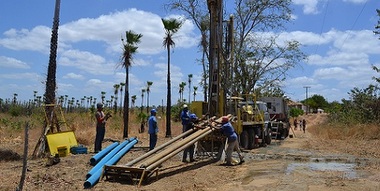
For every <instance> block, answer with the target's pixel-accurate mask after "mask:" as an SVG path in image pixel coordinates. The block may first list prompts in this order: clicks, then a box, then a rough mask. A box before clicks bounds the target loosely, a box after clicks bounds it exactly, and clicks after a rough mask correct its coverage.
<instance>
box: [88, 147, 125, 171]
mask: <svg viewBox="0 0 380 191" xmlns="http://www.w3.org/2000/svg"><path fill="white" fill-rule="evenodd" d="M118 145H119V142H114V143H112V144H110V145H109V146H108V147H106V148H105V149H103V150H102V151H100V152H99V153H97V154H96V155H94V156H92V157H91V159H90V164H91V165H92V166H95V165H96V164H97V163H98V162H99V161H100V160H101V159H102V158H103V157H104V156H106V155H107V154H108V153H109V152H110V151H111V150H112V149H114V148H115V147H117V146H118Z"/></svg>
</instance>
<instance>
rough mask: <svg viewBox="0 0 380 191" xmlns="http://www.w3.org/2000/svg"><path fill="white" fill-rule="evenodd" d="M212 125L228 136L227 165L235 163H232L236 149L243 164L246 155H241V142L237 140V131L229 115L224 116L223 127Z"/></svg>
mask: <svg viewBox="0 0 380 191" xmlns="http://www.w3.org/2000/svg"><path fill="white" fill-rule="evenodd" d="M211 126H212V127H214V128H216V129H220V130H221V131H222V133H223V135H225V136H226V137H227V144H228V146H227V151H226V165H227V166H233V165H235V164H233V163H232V152H233V151H234V150H236V151H237V153H238V155H239V158H240V162H239V164H242V163H243V162H244V157H243V156H242V155H241V151H240V147H239V142H238V140H237V134H236V133H235V130H234V128H233V126H232V125H231V123H230V121H229V119H228V117H227V116H223V117H222V126H221V127H219V126H216V125H211Z"/></svg>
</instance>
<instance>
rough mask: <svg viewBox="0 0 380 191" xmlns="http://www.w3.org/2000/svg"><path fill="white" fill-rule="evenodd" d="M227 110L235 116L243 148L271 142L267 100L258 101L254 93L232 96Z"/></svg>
mask: <svg viewBox="0 0 380 191" xmlns="http://www.w3.org/2000/svg"><path fill="white" fill-rule="evenodd" d="M227 111H228V113H230V114H232V115H234V116H235V120H234V124H233V125H234V128H235V132H236V133H237V134H238V135H239V140H240V141H239V142H240V146H241V147H242V148H244V149H253V148H257V147H260V146H266V145H268V144H270V143H271V140H272V139H271V123H270V118H269V113H268V110H267V106H266V103H265V102H262V101H257V100H256V96H255V95H254V94H244V95H242V96H241V97H231V98H229V99H228V101H227ZM260 140H261V141H260Z"/></svg>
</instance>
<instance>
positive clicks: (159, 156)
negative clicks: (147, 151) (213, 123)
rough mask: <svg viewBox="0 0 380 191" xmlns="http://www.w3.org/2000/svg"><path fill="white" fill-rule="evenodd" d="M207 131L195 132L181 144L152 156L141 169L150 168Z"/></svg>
mask: <svg viewBox="0 0 380 191" xmlns="http://www.w3.org/2000/svg"><path fill="white" fill-rule="evenodd" d="M207 130H208V129H207V128H205V129H201V130H198V131H196V132H194V133H193V134H191V135H189V136H187V137H186V138H184V139H182V140H180V141H179V142H176V143H174V144H172V145H170V146H169V147H168V148H166V149H165V150H163V151H162V152H160V153H157V154H156V155H154V156H152V157H151V158H149V159H148V160H146V161H144V162H143V163H142V164H141V165H139V166H140V168H146V167H148V166H150V165H151V164H153V163H155V162H156V161H158V160H160V159H161V158H164V157H165V156H167V155H169V154H170V153H172V152H173V151H175V150H177V148H179V147H181V146H183V145H185V144H186V143H188V142H189V141H191V140H193V139H195V138H197V137H198V136H200V135H202V134H203V133H204V132H205V131H207Z"/></svg>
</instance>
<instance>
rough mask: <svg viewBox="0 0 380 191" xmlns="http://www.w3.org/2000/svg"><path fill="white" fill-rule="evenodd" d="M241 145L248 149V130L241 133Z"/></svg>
mask: <svg viewBox="0 0 380 191" xmlns="http://www.w3.org/2000/svg"><path fill="white" fill-rule="evenodd" d="M240 145H241V147H242V148H244V149H248V132H247V131H246V130H243V132H241V134H240Z"/></svg>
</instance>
